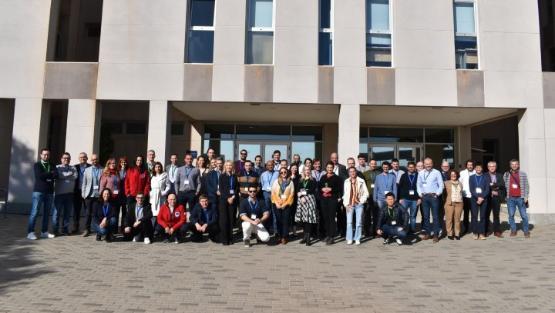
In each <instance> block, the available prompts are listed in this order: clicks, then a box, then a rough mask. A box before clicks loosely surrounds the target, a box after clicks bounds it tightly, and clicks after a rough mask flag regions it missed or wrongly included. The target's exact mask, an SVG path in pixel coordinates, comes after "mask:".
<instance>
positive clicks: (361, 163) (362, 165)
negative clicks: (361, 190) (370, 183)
mask: <svg viewBox="0 0 555 313" xmlns="http://www.w3.org/2000/svg"><path fill="white" fill-rule="evenodd" d="M357 160H358V165H357V166H356V169H357V171H359V172H361V173H364V172H366V171H368V170H370V166H368V165H367V164H366V154H364V153H360V154H359V155H358V157H357Z"/></svg>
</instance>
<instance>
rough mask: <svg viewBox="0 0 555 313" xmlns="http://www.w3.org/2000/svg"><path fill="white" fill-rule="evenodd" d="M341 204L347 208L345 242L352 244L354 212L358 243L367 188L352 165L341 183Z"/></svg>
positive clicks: (355, 238)
mask: <svg viewBox="0 0 555 313" xmlns="http://www.w3.org/2000/svg"><path fill="white" fill-rule="evenodd" d="M343 191H344V192H343V206H344V207H345V210H347V236H346V237H347V244H348V245H351V244H353V212H354V213H355V214H356V223H357V224H356V230H355V237H354V240H355V244H356V245H359V244H360V237H361V236H362V211H363V208H364V203H366V200H367V199H368V188H366V183H365V182H364V179H362V178H360V177H358V176H357V170H356V168H354V167H350V168H349V178H347V179H346V180H345V184H344V185H343Z"/></svg>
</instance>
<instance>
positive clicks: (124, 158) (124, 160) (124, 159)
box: [118, 156, 129, 171]
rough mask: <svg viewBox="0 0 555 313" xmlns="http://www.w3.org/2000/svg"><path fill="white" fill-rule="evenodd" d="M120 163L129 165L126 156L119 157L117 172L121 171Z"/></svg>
mask: <svg viewBox="0 0 555 313" xmlns="http://www.w3.org/2000/svg"><path fill="white" fill-rule="evenodd" d="M121 162H125V163H129V162H127V157H126V156H122V157H120V158H119V160H118V171H121V170H122V168H121Z"/></svg>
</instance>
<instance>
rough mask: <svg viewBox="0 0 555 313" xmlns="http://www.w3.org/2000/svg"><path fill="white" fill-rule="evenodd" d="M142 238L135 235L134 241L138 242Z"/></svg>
mask: <svg viewBox="0 0 555 313" xmlns="http://www.w3.org/2000/svg"><path fill="white" fill-rule="evenodd" d="M140 239H141V238H140V237H139V236H138V235H137V236H135V237H133V242H137V241H139V240H140Z"/></svg>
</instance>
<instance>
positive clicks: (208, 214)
mask: <svg viewBox="0 0 555 313" xmlns="http://www.w3.org/2000/svg"><path fill="white" fill-rule="evenodd" d="M189 221H190V223H189V230H190V231H191V232H192V236H191V239H192V241H193V242H202V235H203V234H206V233H207V234H208V237H209V238H210V240H212V241H213V242H216V238H217V235H218V211H217V210H216V209H214V208H213V207H212V206H211V205H210V204H209V201H208V197H206V196H204V195H202V196H200V198H199V202H198V203H197V205H195V207H194V208H193V211H191V215H190V216H189Z"/></svg>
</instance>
